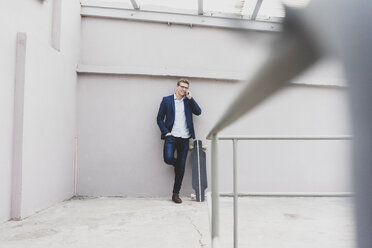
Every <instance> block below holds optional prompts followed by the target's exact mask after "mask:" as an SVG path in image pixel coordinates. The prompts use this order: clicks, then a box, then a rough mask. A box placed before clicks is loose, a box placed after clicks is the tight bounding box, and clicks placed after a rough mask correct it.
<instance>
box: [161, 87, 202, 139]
mask: <svg viewBox="0 0 372 248" xmlns="http://www.w3.org/2000/svg"><path fill="white" fill-rule="evenodd" d="M183 104H184V105H185V115H186V125H187V128H188V129H189V133H190V136H191V138H193V139H195V131H194V123H193V121H192V114H194V115H200V114H201V109H200V107H199V105H198V104H197V103H196V101H195V100H194V98H191V99H188V98H187V97H185V99H184V100H183ZM164 117H165V121H164ZM174 119H175V108H174V94H173V95H170V96H166V97H163V100H162V101H161V103H160V107H159V112H158V116H157V118H156V121H157V123H158V126H159V128H160V131H161V139H164V138H165V135H166V134H167V133H170V132H171V131H172V128H173V124H174Z"/></svg>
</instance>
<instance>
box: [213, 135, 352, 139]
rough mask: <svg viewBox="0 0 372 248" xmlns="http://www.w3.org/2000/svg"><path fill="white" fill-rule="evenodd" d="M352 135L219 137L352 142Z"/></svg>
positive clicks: (229, 137) (230, 136)
mask: <svg viewBox="0 0 372 248" xmlns="http://www.w3.org/2000/svg"><path fill="white" fill-rule="evenodd" d="M352 138H353V137H352V136H351V135H319V136H313V135H302V136H297V135H285V136H283V135H218V137H217V139H218V140H234V139H236V140H351V139H352Z"/></svg>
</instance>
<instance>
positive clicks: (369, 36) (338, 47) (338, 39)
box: [207, 0, 372, 248]
mask: <svg viewBox="0 0 372 248" xmlns="http://www.w3.org/2000/svg"><path fill="white" fill-rule="evenodd" d="M330 10H331V11H330ZM371 10H372V2H370V1H361V0H355V1H347V0H338V1H336V0H327V1H323V0H313V1H311V3H310V4H309V6H308V7H307V8H306V9H301V10H294V9H290V8H287V9H286V17H285V19H284V25H283V32H282V33H280V34H279V37H277V39H275V40H273V42H272V44H270V46H268V48H270V49H272V51H271V52H270V53H268V54H270V57H268V58H267V59H266V61H265V63H263V65H262V66H261V67H260V68H259V70H257V71H256V73H255V74H253V75H252V77H251V78H250V79H249V80H247V81H245V82H243V85H242V86H243V87H242V89H241V91H240V94H239V95H238V96H237V97H236V98H235V99H234V101H233V102H232V104H231V105H230V107H229V108H228V109H227V111H226V112H225V113H224V114H223V115H222V117H221V119H220V120H219V121H218V122H217V123H216V125H215V126H214V127H213V128H212V129H211V131H210V132H209V134H208V135H207V139H211V140H212V147H211V153H212V158H211V169H212V173H211V175H212V187H211V191H212V192H211V195H212V232H211V236H212V237H211V238H212V247H213V248H216V247H219V225H218V224H219V222H218V221H219V202H218V197H219V190H218V187H219V186H218V171H219V168H218V159H217V153H218V142H217V141H218V139H219V133H220V131H222V130H223V129H224V128H225V127H227V126H229V125H230V124H232V123H234V122H235V121H236V120H238V119H239V118H240V117H241V116H243V115H244V114H245V113H247V112H249V111H250V110H251V109H253V108H255V107H256V106H257V105H259V104H260V103H262V102H263V101H265V100H267V99H268V98H270V96H272V95H273V94H274V93H277V92H278V91H280V90H281V89H283V88H285V87H286V86H287V85H288V84H289V83H288V82H289V81H290V80H291V79H292V78H294V77H295V76H298V75H299V74H301V73H302V72H303V71H304V70H305V69H307V68H308V67H309V66H311V65H312V64H313V63H314V62H316V61H317V60H318V59H319V58H320V57H322V56H324V55H327V54H333V55H335V56H336V57H337V58H339V59H340V61H341V62H342V64H343V65H344V69H345V70H344V72H345V74H346V78H347V80H348V82H349V83H350V84H349V86H350V96H351V98H350V102H351V111H352V112H351V113H352V122H353V125H352V128H353V133H354V134H353V136H354V137H353V163H354V166H353V173H352V175H353V177H354V178H353V179H354V183H355V191H356V194H355V207H356V224H357V230H358V231H357V235H356V236H357V243H358V247H360V248H369V247H371V245H372V236H371V235H370V232H371V231H372V229H371V226H372V214H371V209H372V191H371V190H370V188H371V187H372V181H371V180H370V176H371V175H372V166H371V164H372V153H371V152H370V149H369V148H370V147H372V132H371V126H372V115H371V106H372V98H371V97H370V96H371V95H372V84H371V82H372V73H371V63H372V61H371V58H372V42H371V41H372V31H371V30H372V16H371V15H370V12H371ZM325 23H327V24H328V25H325ZM340 137H344V136H340ZM340 137H338V138H340ZM266 138H267V137H266ZM313 138H314V137H313ZM344 138H345V137H344ZM233 140H234V139H233ZM234 146H235V149H236V148H237V141H235V144H234ZM234 154H235V156H236V150H235V152H234ZM235 163H236V160H235ZM234 173H236V171H234Z"/></svg>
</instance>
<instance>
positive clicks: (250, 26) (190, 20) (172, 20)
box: [81, 5, 282, 32]
mask: <svg viewBox="0 0 372 248" xmlns="http://www.w3.org/2000/svg"><path fill="white" fill-rule="evenodd" d="M81 16H82V17H95V18H110V19H123V20H133V21H148V22H158V23H167V24H181V25H193V26H207V27H216V28H229V29H243V30H244V29H247V30H256V31H269V32H270V31H271V32H280V31H282V24H281V23H277V22H268V21H252V20H247V19H237V18H221V17H211V16H206V15H202V16H199V15H189V14H177V13H164V12H155V11H136V10H129V9H119V8H110V7H98V6H88V5H82V8H81Z"/></svg>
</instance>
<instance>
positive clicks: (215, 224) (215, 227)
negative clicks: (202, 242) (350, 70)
mask: <svg viewBox="0 0 372 248" xmlns="http://www.w3.org/2000/svg"><path fill="white" fill-rule="evenodd" d="M350 139H351V136H347V135H342V136H247V135H219V136H218V137H217V138H216V139H215V141H214V142H215V144H214V145H213V146H214V147H215V149H216V148H217V140H232V141H233V197H234V201H233V219H234V221H233V222H234V230H233V235H234V248H237V247H238V193H239V192H238V177H237V175H238V162H237V151H238V141H239V140H350ZM214 152H216V150H214V151H213V150H212V156H215V155H213V153H214ZM215 166H216V157H214V164H213V166H212V240H214V242H213V243H214V244H213V247H216V246H217V245H216V243H218V240H219V203H218V201H219V196H220V194H219V191H218V185H219V182H218V171H217V169H218V168H216V167H215ZM216 208H218V209H216ZM213 213H214V214H213Z"/></svg>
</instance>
